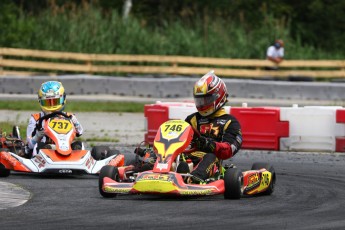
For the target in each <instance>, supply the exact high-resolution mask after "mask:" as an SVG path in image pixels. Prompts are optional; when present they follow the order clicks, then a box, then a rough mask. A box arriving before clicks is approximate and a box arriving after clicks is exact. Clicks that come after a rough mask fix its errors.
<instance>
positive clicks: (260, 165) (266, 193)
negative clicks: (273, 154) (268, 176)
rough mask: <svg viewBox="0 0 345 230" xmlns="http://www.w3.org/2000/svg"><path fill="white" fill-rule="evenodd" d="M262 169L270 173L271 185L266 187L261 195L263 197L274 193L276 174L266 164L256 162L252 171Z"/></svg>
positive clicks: (270, 166) (269, 165) (271, 167)
mask: <svg viewBox="0 0 345 230" xmlns="http://www.w3.org/2000/svg"><path fill="white" fill-rule="evenodd" d="M262 168H265V169H266V170H268V171H269V172H270V173H272V180H271V183H270V185H269V186H268V189H267V190H266V191H265V192H263V193H262V194H263V195H271V194H272V193H273V191H274V187H275V184H276V172H275V170H274V168H273V166H272V165H271V164H268V163H264V162H256V163H254V164H253V166H252V170H260V169H262Z"/></svg>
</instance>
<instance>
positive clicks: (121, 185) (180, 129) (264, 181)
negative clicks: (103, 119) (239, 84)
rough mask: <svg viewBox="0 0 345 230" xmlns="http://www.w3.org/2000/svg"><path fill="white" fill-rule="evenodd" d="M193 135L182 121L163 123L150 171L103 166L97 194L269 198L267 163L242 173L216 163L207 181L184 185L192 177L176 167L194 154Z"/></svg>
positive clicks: (270, 180) (270, 175)
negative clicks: (261, 195)
mask: <svg viewBox="0 0 345 230" xmlns="http://www.w3.org/2000/svg"><path fill="white" fill-rule="evenodd" d="M194 134H197V133H196V131H194V130H193V128H192V126H190V125H189V124H188V123H187V122H185V121H183V120H170V121H167V122H164V123H163V124H162V125H161V126H160V128H159V130H158V132H157V134H156V136H155V139H154V144H153V150H152V151H154V153H155V155H156V161H155V163H154V165H153V168H152V169H150V170H146V171H143V172H137V171H135V170H134V167H133V165H128V166H122V167H114V166H111V165H107V166H104V167H103V168H102V169H101V171H100V174H99V192H100V194H101V195H102V196H103V197H106V198H111V197H116V195H118V194H159V195H176V196H203V195H217V194H223V195H224V198H225V199H240V198H241V197H242V196H244V195H254V194H266V195H270V194H271V193H272V192H273V191H274V186H275V182H276V174H275V170H274V168H273V166H271V165H270V164H268V163H254V164H253V165H252V168H251V170H248V171H244V172H242V171H241V170H240V169H238V168H236V167H226V166H223V165H222V164H223V162H222V161H221V160H220V161H219V163H218V165H217V166H216V167H215V168H214V170H213V175H212V176H211V177H210V178H208V179H207V180H205V181H204V182H202V183H186V181H188V178H189V177H192V175H191V174H190V173H180V172H179V170H178V168H179V167H178V165H179V164H180V162H181V161H184V159H185V157H181V156H183V155H188V153H190V152H192V151H194V149H192V148H191V141H192V139H193V136H194ZM189 164H190V163H189Z"/></svg>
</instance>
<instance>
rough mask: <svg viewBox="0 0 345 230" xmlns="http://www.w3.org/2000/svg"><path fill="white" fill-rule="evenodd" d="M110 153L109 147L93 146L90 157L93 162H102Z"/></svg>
mask: <svg viewBox="0 0 345 230" xmlns="http://www.w3.org/2000/svg"><path fill="white" fill-rule="evenodd" d="M109 152H110V148H109V146H94V147H92V149H91V156H92V157H93V159H95V160H97V161H98V160H103V159H105V158H106V156H107V154H108V153H109Z"/></svg>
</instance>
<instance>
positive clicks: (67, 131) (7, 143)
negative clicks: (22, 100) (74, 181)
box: [0, 112, 124, 177]
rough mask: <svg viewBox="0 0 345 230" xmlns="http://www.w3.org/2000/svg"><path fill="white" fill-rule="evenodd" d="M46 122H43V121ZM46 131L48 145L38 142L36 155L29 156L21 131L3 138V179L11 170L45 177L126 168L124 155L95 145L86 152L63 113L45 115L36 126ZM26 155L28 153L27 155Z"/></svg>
mask: <svg viewBox="0 0 345 230" xmlns="http://www.w3.org/2000/svg"><path fill="white" fill-rule="evenodd" d="M43 121H44V122H43ZM36 129H37V130H42V129H43V130H44V134H45V136H46V141H45V143H37V144H36V145H35V147H34V148H35V149H36V152H37V154H36V155H34V156H33V157H28V154H29V153H28V151H27V148H26V147H25V143H24V141H22V140H21V138H20V135H19V131H17V130H16V129H13V131H14V132H15V133H13V134H12V135H10V136H3V135H1V137H0V147H1V148H0V177H7V176H9V175H10V171H11V170H13V171H19V172H27V173H44V174H98V173H99V171H100V170H101V168H102V167H103V166H105V165H112V166H122V165H124V155H123V154H120V152H119V151H118V150H111V149H110V148H109V147H108V146H95V147H93V148H92V150H91V151H90V150H87V149H85V147H84V143H82V142H80V141H75V142H73V141H74V140H75V137H76V129H75V127H74V125H73V123H72V121H71V117H70V116H69V115H67V114H66V113H63V112H54V113H50V114H47V115H45V116H42V117H41V118H40V119H39V120H38V121H37V124H36ZM75 143H77V144H75ZM24 153H26V154H24Z"/></svg>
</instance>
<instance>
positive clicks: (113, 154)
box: [106, 149, 120, 157]
mask: <svg viewBox="0 0 345 230" xmlns="http://www.w3.org/2000/svg"><path fill="white" fill-rule="evenodd" d="M119 154H120V151H119V150H117V149H111V150H109V152H108V153H107V155H106V157H110V156H115V155H119Z"/></svg>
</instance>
